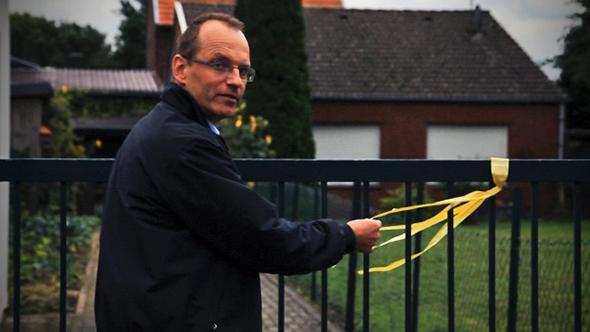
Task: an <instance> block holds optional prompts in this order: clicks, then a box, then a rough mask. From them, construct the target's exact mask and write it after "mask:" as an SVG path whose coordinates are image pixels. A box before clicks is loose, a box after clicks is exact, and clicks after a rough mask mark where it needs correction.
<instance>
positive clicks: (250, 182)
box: [248, 181, 256, 189]
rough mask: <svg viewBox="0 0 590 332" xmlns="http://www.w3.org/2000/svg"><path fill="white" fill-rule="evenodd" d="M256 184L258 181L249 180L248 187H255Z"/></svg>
mask: <svg viewBox="0 0 590 332" xmlns="http://www.w3.org/2000/svg"><path fill="white" fill-rule="evenodd" d="M255 186H256V182H253V181H248V187H249V188H250V189H254V187H255Z"/></svg>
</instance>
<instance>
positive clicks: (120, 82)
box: [10, 68, 162, 97]
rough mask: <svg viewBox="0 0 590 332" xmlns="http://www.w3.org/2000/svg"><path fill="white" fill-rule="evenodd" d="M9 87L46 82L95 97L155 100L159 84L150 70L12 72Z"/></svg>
mask: <svg viewBox="0 0 590 332" xmlns="http://www.w3.org/2000/svg"><path fill="white" fill-rule="evenodd" d="M10 79H11V83H12V84H29V83H34V82H49V84H50V85H51V87H52V88H53V89H59V88H61V87H62V86H63V85H65V86H67V87H68V88H70V89H79V90H84V91H87V92H88V93H90V94H95V95H121V96H146V97H149V96H158V95H159V94H160V91H161V89H162V84H161V83H160V81H159V79H158V78H157V76H156V75H155V73H154V72H153V71H151V70H143V69H142V70H111V69H67V68H42V69H30V68H12V69H11V71H10Z"/></svg>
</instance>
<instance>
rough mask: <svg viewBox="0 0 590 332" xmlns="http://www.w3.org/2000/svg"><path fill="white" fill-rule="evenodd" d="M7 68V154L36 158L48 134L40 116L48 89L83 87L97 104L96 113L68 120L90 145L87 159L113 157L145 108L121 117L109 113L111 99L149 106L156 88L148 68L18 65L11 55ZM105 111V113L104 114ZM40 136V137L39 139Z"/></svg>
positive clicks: (157, 83) (157, 84) (49, 94)
mask: <svg viewBox="0 0 590 332" xmlns="http://www.w3.org/2000/svg"><path fill="white" fill-rule="evenodd" d="M12 63H13V64H12V66H11V104H12V107H11V127H12V131H11V142H12V143H11V145H12V146H11V150H12V154H13V156H18V157H33V158H35V157H37V158H38V157H41V156H42V155H43V154H42V146H41V144H42V141H43V140H42V138H43V137H46V136H48V135H51V132H50V130H49V129H48V128H47V127H46V126H45V125H44V123H43V114H44V111H45V110H46V108H47V107H48V102H49V100H50V98H51V97H52V96H53V93H54V91H56V90H58V89H61V88H62V87H67V89H69V90H79V91H83V92H84V93H85V95H86V96H88V98H89V99H88V100H91V103H90V102H89V104H94V105H103V106H104V107H102V109H101V114H98V112H97V114H89V115H86V116H80V117H78V118H74V128H75V132H76V134H77V135H78V137H80V138H81V139H82V141H83V143H84V145H86V146H91V147H93V149H92V151H91V153H90V156H91V157H113V156H114V155H115V153H116V150H117V149H118V147H119V145H120V144H121V142H122V141H123V139H124V138H125V136H126V135H127V133H128V132H129V130H130V129H131V127H132V126H133V124H135V122H137V120H138V119H139V117H140V116H141V115H142V114H140V113H139V112H143V113H145V112H147V111H148V110H149V108H148V107H141V110H138V112H136V113H133V112H129V113H130V114H127V115H124V116H123V118H124V119H121V115H118V114H117V115H109V114H108V111H109V110H108V108H109V105H115V104H116V103H129V102H131V103H134V102H139V103H143V104H145V103H148V104H155V103H156V102H157V99H158V96H159V94H160V91H161V89H162V84H161V83H160V81H159V79H158V77H157V76H156V75H155V74H154V72H152V71H150V70H110V69H109V70H105V69H68V68H51V67H39V66H36V65H34V64H30V63H28V64H26V65H24V66H23V65H22V64H23V61H22V60H20V59H14V58H13V61H12ZM104 113H106V115H105V114H104ZM40 138H41V139H40Z"/></svg>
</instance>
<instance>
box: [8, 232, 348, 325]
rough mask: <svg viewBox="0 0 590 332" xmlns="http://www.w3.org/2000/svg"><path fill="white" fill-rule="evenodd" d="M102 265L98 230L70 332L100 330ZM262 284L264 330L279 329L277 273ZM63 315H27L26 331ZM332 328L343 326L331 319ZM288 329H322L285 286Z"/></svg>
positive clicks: (313, 311) (315, 314)
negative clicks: (97, 297) (97, 300)
mask: <svg viewBox="0 0 590 332" xmlns="http://www.w3.org/2000/svg"><path fill="white" fill-rule="evenodd" d="M97 266H98V233H96V234H94V236H93V241H92V249H91V254H90V257H89V262H88V265H87V266H86V272H85V278H84V281H83V285H82V289H81V290H80V296H79V299H78V304H77V306H76V312H75V313H73V314H69V315H68V319H67V330H68V331H69V332H89V331H96V325H95V323H94V290H95V287H96V284H95V281H96V269H97ZM260 288H261V293H262V294H261V295H262V324H263V331H264V332H271V331H277V320H278V282H277V276H276V275H269V274H261V275H260ZM58 327H59V315H58V314H57V313H50V314H43V315H25V316H22V317H21V331H22V332H48V331H57V330H58ZM328 330H329V331H330V332H332V331H334V332H340V331H342V329H341V328H340V327H338V326H337V325H335V324H333V323H331V322H329V323H328ZM8 331H12V321H11V320H10V319H7V320H6V321H5V322H4V324H0V332H8ZM285 331H286V332H291V331H292V332H300V331H307V332H313V331H320V310H319V308H318V307H317V306H316V305H314V304H312V303H310V302H309V301H307V300H306V299H305V298H304V297H302V296H300V295H299V294H297V292H295V291H294V290H292V289H291V288H289V287H287V286H285Z"/></svg>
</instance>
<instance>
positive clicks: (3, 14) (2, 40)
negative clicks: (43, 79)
mask: <svg viewBox="0 0 590 332" xmlns="http://www.w3.org/2000/svg"><path fill="white" fill-rule="evenodd" d="M9 31H10V19H9V16H8V0H0V158H10V32H9ZM9 188H10V184H9V183H2V182H0V321H2V319H3V317H2V316H3V313H4V309H5V308H6V307H7V306H8V228H9V226H8V225H9V224H10V217H9V216H10V213H9V211H10V210H9V208H8V204H9V199H8V197H9Z"/></svg>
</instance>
